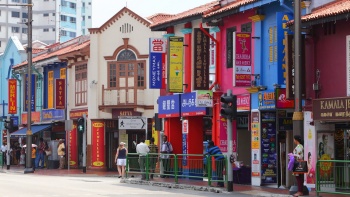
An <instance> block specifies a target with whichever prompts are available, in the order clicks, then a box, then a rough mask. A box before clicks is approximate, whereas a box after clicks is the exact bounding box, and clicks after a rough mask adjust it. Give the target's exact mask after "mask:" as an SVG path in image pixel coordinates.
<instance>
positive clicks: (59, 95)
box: [55, 79, 66, 109]
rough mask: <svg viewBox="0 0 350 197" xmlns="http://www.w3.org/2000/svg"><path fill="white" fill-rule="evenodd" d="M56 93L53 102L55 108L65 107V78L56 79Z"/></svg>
mask: <svg viewBox="0 0 350 197" xmlns="http://www.w3.org/2000/svg"><path fill="white" fill-rule="evenodd" d="M55 82H56V89H55V90H56V94H55V102H56V109H64V108H66V80H65V79H56V81H55Z"/></svg>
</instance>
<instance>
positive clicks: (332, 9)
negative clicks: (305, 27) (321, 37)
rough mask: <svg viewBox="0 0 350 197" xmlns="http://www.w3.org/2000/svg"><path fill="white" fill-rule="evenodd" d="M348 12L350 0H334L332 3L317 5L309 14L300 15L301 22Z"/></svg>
mask: <svg viewBox="0 0 350 197" xmlns="http://www.w3.org/2000/svg"><path fill="white" fill-rule="evenodd" d="M349 12H350V0H336V1H334V2H332V3H329V4H326V5H324V6H321V7H318V8H316V9H314V10H312V12H311V14H308V15H305V16H302V17H301V21H302V22H307V21H312V20H317V19H321V18H327V17H330V16H336V15H341V14H345V13H349Z"/></svg>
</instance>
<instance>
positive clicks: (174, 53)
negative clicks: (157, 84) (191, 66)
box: [167, 37, 184, 93]
mask: <svg viewBox="0 0 350 197" xmlns="http://www.w3.org/2000/svg"><path fill="white" fill-rule="evenodd" d="M168 43H169V47H168V70H167V72H168V78H167V80H168V81H167V82H168V83H167V90H168V91H169V92H180V93H182V91H183V65H182V64H183V44H184V43H183V37H169V42H168Z"/></svg>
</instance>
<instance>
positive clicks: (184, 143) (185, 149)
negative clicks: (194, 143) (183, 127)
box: [182, 133, 188, 166]
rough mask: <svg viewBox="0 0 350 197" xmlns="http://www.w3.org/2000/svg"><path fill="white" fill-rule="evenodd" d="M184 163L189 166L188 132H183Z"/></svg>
mask: <svg viewBox="0 0 350 197" xmlns="http://www.w3.org/2000/svg"><path fill="white" fill-rule="evenodd" d="M182 154H184V155H183V156H182V165H183V166H187V154H188V146H187V134H186V133H183V134H182Z"/></svg>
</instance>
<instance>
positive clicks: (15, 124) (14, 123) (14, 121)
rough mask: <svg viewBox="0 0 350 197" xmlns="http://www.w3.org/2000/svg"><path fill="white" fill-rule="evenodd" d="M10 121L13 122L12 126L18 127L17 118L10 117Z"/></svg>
mask: <svg viewBox="0 0 350 197" xmlns="http://www.w3.org/2000/svg"><path fill="white" fill-rule="evenodd" d="M10 119H11V120H13V126H14V127H18V116H10Z"/></svg>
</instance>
